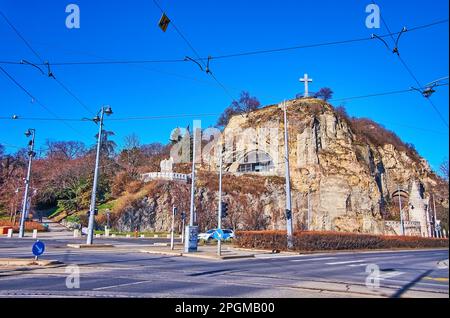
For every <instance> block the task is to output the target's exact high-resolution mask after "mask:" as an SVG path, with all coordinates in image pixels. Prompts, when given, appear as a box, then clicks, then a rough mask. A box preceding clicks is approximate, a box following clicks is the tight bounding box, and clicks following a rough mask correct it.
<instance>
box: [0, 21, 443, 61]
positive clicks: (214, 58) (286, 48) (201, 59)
mask: <svg viewBox="0 0 450 318" xmlns="http://www.w3.org/2000/svg"><path fill="white" fill-rule="evenodd" d="M448 21H449V20H448V19H445V20H439V21H435V22H431V23H427V24H423V25H419V26H416V27H412V28H408V30H407V32H408V33H409V32H413V31H417V30H421V29H425V28H430V27H433V26H436V25H440V24H444V23H448ZM171 23H172V24H173V22H171ZM174 26H175V25H174ZM175 29H176V28H175ZM398 34H400V32H394V33H388V34H384V35H380V36H379V37H380V38H385V37H391V36H393V35H398ZM180 36H181V35H180ZM183 37H184V35H183ZM370 40H372V38H371V37H364V38H355V39H347V40H341V41H328V42H320V43H313V44H305V45H297V46H291V47H282V48H274V49H265V50H264V49H263V50H254V51H246V52H236V53H230V54H224V55H217V56H211V57H210V59H211V60H217V59H226V58H234V57H241V56H251V55H258V54H269V53H277V52H283V51H292V50H299V49H306V48H315V47H322V46H333V45H341V44H350V43H355V42H365V41H370ZM189 45H190V43H189ZM197 59H198V60H199V61H206V60H208V58H207V57H197ZM185 62H186V60H185V59H184V58H178V59H153V60H116V61H114V60H104V61H72V62H52V64H51V65H52V66H77V65H114V64H153V63H185ZM0 64H11V65H21V63H20V62H17V61H0ZM36 65H39V66H45V65H46V64H44V63H37V64H36Z"/></svg>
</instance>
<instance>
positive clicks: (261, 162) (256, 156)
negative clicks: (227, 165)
mask: <svg viewBox="0 0 450 318" xmlns="http://www.w3.org/2000/svg"><path fill="white" fill-rule="evenodd" d="M273 169H274V164H273V161H272V158H271V157H270V155H269V154H267V153H266V152H263V151H258V150H253V151H250V152H248V153H246V154H245V155H244V156H243V157H242V158H241V160H239V167H238V169H237V172H266V171H272V170H273Z"/></svg>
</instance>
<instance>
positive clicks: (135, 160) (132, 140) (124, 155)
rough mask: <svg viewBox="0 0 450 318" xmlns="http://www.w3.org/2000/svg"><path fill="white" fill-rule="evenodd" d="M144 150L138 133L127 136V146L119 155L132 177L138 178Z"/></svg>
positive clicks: (121, 162)
mask: <svg viewBox="0 0 450 318" xmlns="http://www.w3.org/2000/svg"><path fill="white" fill-rule="evenodd" d="M142 158H143V155H142V150H141V148H140V143H139V138H138V136H137V135H136V134H131V135H129V136H126V137H125V147H124V149H123V150H122V152H121V153H120V155H119V162H120V164H122V165H123V166H124V167H125V169H126V171H127V173H128V175H129V176H130V177H131V178H137V177H138V175H139V171H138V168H139V167H140V166H141V164H142Z"/></svg>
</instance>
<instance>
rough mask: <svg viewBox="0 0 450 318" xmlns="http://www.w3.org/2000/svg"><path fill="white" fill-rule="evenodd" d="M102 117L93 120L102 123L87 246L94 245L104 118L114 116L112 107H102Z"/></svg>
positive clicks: (99, 133) (100, 125)
mask: <svg viewBox="0 0 450 318" xmlns="http://www.w3.org/2000/svg"><path fill="white" fill-rule="evenodd" d="M99 113H100V116H99V115H98V114H97V116H96V117H95V118H94V119H93V120H92V121H93V122H94V123H96V124H97V123H100V124H99V128H98V139H97V155H96V158H95V169H94V184H93V186H92V195H91V204H90V207H89V225H88V236H87V241H86V244H88V245H92V243H93V240H94V222H95V199H96V196H97V181H98V166H99V162H100V149H101V143H102V133H103V118H104V116H105V114H106V115H111V114H112V109H111V107H110V106H102V109H101V110H100V112H99Z"/></svg>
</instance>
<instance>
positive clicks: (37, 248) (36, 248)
mask: <svg viewBox="0 0 450 318" xmlns="http://www.w3.org/2000/svg"><path fill="white" fill-rule="evenodd" d="M44 251H45V244H44V242H41V241H39V240H37V241H36V242H35V243H34V244H33V248H32V249H31V252H33V255H34V256H36V257H38V256H40V255H42V254H43V253H44Z"/></svg>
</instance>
